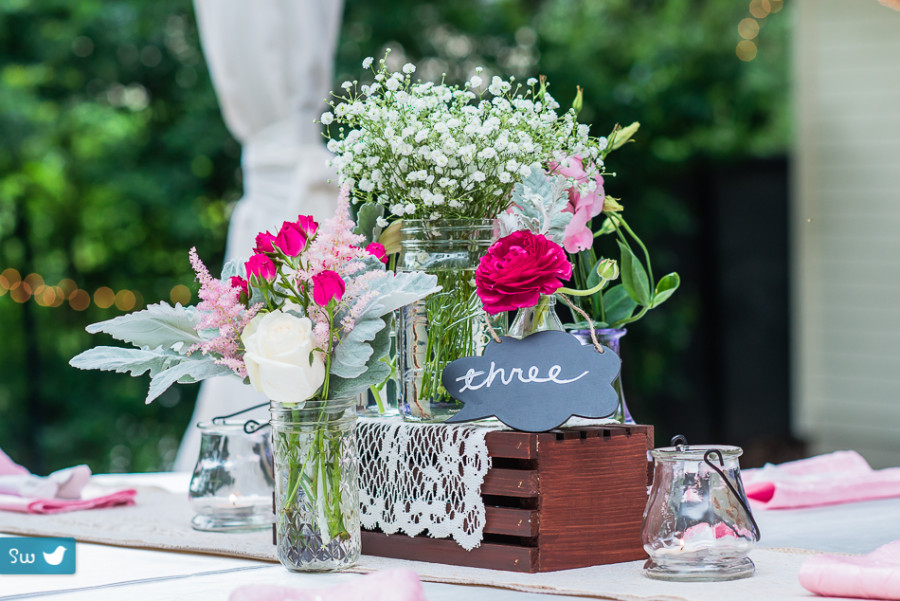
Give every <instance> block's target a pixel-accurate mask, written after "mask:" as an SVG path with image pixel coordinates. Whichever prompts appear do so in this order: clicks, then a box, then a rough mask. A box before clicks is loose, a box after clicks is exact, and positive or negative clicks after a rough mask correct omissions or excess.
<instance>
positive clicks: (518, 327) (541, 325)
mask: <svg viewBox="0 0 900 601" xmlns="http://www.w3.org/2000/svg"><path fill="white" fill-rule="evenodd" d="M550 330H554V331H557V332H564V331H565V328H563V325H562V322H561V321H560V320H559V316H558V315H557V314H556V297H555V296H552V295H545V294H542V295H541V297H540V299H539V300H538V303H537V305H535V306H534V307H523V308H521V309H519V310H518V312H516V317H515V319H513V322H512V325H511V326H509V332H507V334H506V335H507V336H509V337H511V338H519V339H522V338H525V337H526V336H528V335H530V334H534V333H535V332H546V331H550Z"/></svg>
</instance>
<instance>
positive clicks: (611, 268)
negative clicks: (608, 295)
mask: <svg viewBox="0 0 900 601" xmlns="http://www.w3.org/2000/svg"><path fill="white" fill-rule="evenodd" d="M597 275H598V276H600V277H601V278H602V279H604V280H606V281H607V282H611V281H612V280H614V279H616V278H617V277H619V263H618V261H616V260H615V259H603V260H602V261H600V262H598V263H597Z"/></svg>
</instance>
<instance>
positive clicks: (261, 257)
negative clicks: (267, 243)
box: [244, 253, 275, 281]
mask: <svg viewBox="0 0 900 601" xmlns="http://www.w3.org/2000/svg"><path fill="white" fill-rule="evenodd" d="M244 268H245V269H246V270H247V280H249V281H253V278H254V277H255V278H256V280H257V281H262V280H269V281H271V280H274V279H275V263H273V262H272V259H270V258H269V257H267V256H266V255H265V254H263V253H256V254H255V255H253V256H252V257H250V259H248V260H247V262H246V263H245V264H244Z"/></svg>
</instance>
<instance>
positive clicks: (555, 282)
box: [475, 231, 572, 315]
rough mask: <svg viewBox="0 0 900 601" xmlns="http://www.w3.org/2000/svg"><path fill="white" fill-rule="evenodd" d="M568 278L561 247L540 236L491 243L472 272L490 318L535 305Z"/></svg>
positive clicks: (517, 234) (519, 235) (513, 236)
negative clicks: (542, 296)
mask: <svg viewBox="0 0 900 601" xmlns="http://www.w3.org/2000/svg"><path fill="white" fill-rule="evenodd" d="M570 277H572V265H571V264H570V263H569V261H568V260H566V253H565V252H564V251H563V249H562V247H561V246H560V245H559V244H556V243H555V242H552V241H550V240H548V239H547V238H545V237H544V236H542V235H541V234H532V233H531V232H527V231H519V232H513V233H512V234H510V235H509V236H505V237H503V238H500V240H498V241H497V242H495V243H494V244H493V245H492V246H491V247H490V249H488V252H487V254H486V255H485V256H483V257H482V258H481V262H480V263H479V264H478V269H477V270H475V285H476V288H477V291H478V296H479V298H481V301H482V302H483V303H484V310H485V311H487V312H488V313H490V314H491V315H496V314H497V313H500V312H501V311H512V310H513V309H519V308H522V307H533V306H535V305H537V303H538V300H539V298H540V295H541V294H553V293H554V292H556V291H557V290H559V289H560V288H561V287H562V282H563V280H568V279H569V278H570Z"/></svg>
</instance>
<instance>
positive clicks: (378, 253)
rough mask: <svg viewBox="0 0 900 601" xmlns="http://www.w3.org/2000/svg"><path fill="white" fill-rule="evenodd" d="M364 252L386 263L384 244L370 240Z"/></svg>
mask: <svg viewBox="0 0 900 601" xmlns="http://www.w3.org/2000/svg"><path fill="white" fill-rule="evenodd" d="M366 252H367V253H369V254H370V255H372V256H375V257H378V260H379V261H381V262H382V263H384V264H385V265H387V262H388V258H387V251H386V250H385V249H384V244H379V243H378V242H372V243H371V244H369V245H368V246H367V247H366Z"/></svg>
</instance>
